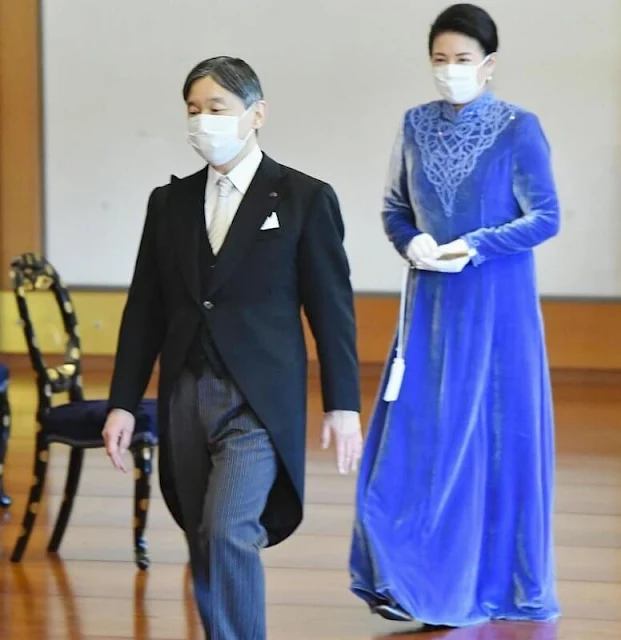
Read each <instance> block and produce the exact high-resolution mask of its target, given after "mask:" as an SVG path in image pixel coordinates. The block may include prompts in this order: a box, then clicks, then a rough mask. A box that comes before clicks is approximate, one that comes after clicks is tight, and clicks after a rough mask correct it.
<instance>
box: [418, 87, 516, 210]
mask: <svg viewBox="0 0 621 640" xmlns="http://www.w3.org/2000/svg"><path fill="white" fill-rule="evenodd" d="M514 118H515V108H514V107H512V106H511V105H509V104H507V103H505V102H502V101H501V100H497V99H496V98H495V97H494V96H493V95H492V94H489V93H485V94H483V96H481V97H480V98H479V99H478V100H476V101H475V102H473V103H471V104H469V105H467V106H466V107H464V108H463V109H461V110H460V111H459V112H457V111H456V110H455V108H454V107H453V106H452V105H450V104H449V103H447V102H432V103H429V104H426V105H423V106H421V107H417V108H416V109H413V110H412V112H411V118H410V123H411V125H412V126H413V128H414V139H415V141H416V145H417V146H418V148H419V152H420V156H421V160H422V165H423V166H422V168H423V171H424V172H425V176H426V177H427V179H428V180H429V182H430V183H431V184H432V185H433V187H434V188H435V190H436V192H437V194H438V196H439V198H440V201H441V203H442V207H443V209H444V213H445V214H446V216H447V217H450V216H452V215H453V206H454V203H455V196H456V193H457V190H458V188H459V187H460V185H461V184H462V183H463V181H464V180H465V179H466V178H467V177H468V176H469V175H470V174H471V173H472V172H473V170H474V169H475V167H476V164H477V161H478V160H479V158H480V157H481V155H482V154H483V153H484V152H485V151H486V150H487V149H489V148H490V147H491V146H492V145H493V144H494V142H495V141H496V139H497V138H498V136H499V135H500V134H501V133H502V132H503V131H504V130H505V128H506V127H507V126H508V124H509V123H510V121H511V120H513V119H514Z"/></svg>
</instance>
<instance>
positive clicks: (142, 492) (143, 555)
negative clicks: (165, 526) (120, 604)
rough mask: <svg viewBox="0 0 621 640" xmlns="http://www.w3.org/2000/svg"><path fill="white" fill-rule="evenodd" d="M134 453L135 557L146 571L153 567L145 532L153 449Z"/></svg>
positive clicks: (147, 447) (137, 450) (145, 447)
mask: <svg viewBox="0 0 621 640" xmlns="http://www.w3.org/2000/svg"><path fill="white" fill-rule="evenodd" d="M133 453H134V464H135V467H136V468H135V470H134V478H135V492H134V557H135V561H136V565H137V566H138V568H139V569H141V570H143V571H144V570H145V569H148V568H149V566H150V565H151V560H150V559H149V555H148V553H147V541H146V539H145V537H144V531H145V528H146V526H147V513H148V510H149V498H150V496H151V471H152V460H153V447H149V446H143V447H140V448H139V449H136V450H135V451H134V452H133Z"/></svg>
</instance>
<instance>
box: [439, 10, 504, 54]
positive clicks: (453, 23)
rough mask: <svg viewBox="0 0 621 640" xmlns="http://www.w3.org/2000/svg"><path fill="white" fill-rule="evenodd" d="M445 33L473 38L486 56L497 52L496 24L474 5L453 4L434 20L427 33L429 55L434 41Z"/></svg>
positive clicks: (487, 14)
mask: <svg viewBox="0 0 621 640" xmlns="http://www.w3.org/2000/svg"><path fill="white" fill-rule="evenodd" d="M447 32H452V33H461V34H462V35H464V36H468V37H470V38H473V39H474V40H476V41H477V42H478V43H479V44H480V45H481V48H482V49H483V51H485V55H486V56H488V55H489V54H490V53H495V52H496V51H498V30H497V29H496V23H495V22H494V21H493V20H492V17H491V16H490V15H489V13H487V11H485V9H481V7H477V6H476V5H474V4H468V3H465V2H464V3H460V4H454V5H452V6H450V7H449V8H448V9H445V10H444V11H443V12H442V13H441V14H440V15H439V16H438V17H437V18H436V21H435V22H434V23H433V25H432V26H431V31H430V32H429V55H431V53H432V51H433V43H434V41H435V39H436V38H437V37H438V36H439V35H441V34H443V33H447Z"/></svg>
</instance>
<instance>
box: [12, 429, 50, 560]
mask: <svg viewBox="0 0 621 640" xmlns="http://www.w3.org/2000/svg"><path fill="white" fill-rule="evenodd" d="M49 455H50V451H49V445H48V443H47V441H46V440H45V438H44V437H43V436H42V435H41V431H39V434H38V436H37V440H36V447H35V462H34V478H33V485H32V487H31V488H30V494H29V496H28V504H27V505H26V511H25V513H24V518H23V520H22V530H21V532H20V534H19V537H18V538H17V542H16V543H15V548H14V549H13V553H12V555H11V562H19V561H20V560H21V559H22V556H23V555H24V551H25V550H26V546H27V545H28V541H29V540H30V534H31V533H32V529H33V528H34V524H35V520H36V519H37V513H38V512H39V504H40V502H41V493H42V492H43V487H44V486H45V476H46V472H47V464H48V458H49Z"/></svg>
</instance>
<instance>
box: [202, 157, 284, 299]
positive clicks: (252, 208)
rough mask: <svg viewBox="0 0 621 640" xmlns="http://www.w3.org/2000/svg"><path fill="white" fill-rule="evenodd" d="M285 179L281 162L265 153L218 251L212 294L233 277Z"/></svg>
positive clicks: (210, 287) (276, 202) (277, 198)
mask: <svg viewBox="0 0 621 640" xmlns="http://www.w3.org/2000/svg"><path fill="white" fill-rule="evenodd" d="M282 178H283V172H282V170H281V168H280V165H279V164H278V163H277V162H274V160H272V159H271V158H269V157H268V156H266V155H264V156H263V160H262V161H261V164H260V165H259V168H258V169H257V172H256V173H255V176H254V178H253V180H252V182H251V183H250V186H249V187H248V191H246V194H245V196H244V198H243V200H242V201H241V204H240V205H239V208H238V210H237V213H236V214H235V217H234V218H233V223H232V225H231V228H230V229H229V232H228V234H227V236H226V240H225V241H224V244H223V245H222V248H221V249H220V252H219V254H218V258H217V262H216V267H215V269H214V271H213V274H212V277H211V279H210V286H209V289H210V295H212V294H213V293H215V291H217V290H218V289H219V288H220V287H221V286H222V285H223V284H224V283H225V282H226V280H227V279H228V278H230V276H231V275H232V273H233V271H234V270H235V268H236V267H237V265H238V264H239V263H241V262H242V261H243V258H244V256H245V255H246V253H247V250H248V248H249V246H250V244H251V243H252V241H253V240H254V239H255V238H256V235H257V233H258V232H259V230H260V229H261V226H262V224H263V223H264V222H265V219H266V218H267V217H268V216H269V215H270V214H271V213H272V211H274V210H275V209H276V205H277V204H278V201H279V199H280V196H281V193H280V188H281V186H282V184H281V182H282Z"/></svg>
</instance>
